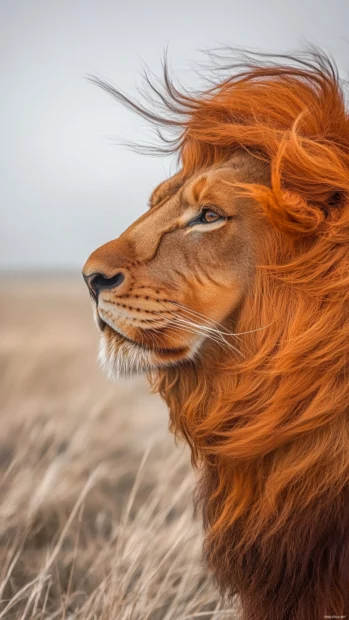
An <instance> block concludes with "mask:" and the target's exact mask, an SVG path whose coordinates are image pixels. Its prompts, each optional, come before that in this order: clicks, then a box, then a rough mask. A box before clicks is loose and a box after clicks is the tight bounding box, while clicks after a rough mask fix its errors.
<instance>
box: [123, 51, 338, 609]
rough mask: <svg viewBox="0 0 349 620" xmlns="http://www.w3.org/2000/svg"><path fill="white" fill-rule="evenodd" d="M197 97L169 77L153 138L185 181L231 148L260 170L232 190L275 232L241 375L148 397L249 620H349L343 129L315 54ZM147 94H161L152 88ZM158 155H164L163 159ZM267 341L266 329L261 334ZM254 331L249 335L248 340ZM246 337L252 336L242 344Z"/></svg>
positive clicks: (244, 318)
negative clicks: (266, 171)
mask: <svg viewBox="0 0 349 620" xmlns="http://www.w3.org/2000/svg"><path fill="white" fill-rule="evenodd" d="M232 72H233V73H234V75H233V76H232V77H228V78H226V79H223V80H222V81H221V82H220V83H219V84H218V85H216V86H214V87H211V88H209V89H208V90H206V91H205V92H203V93H202V94H200V95H197V96H191V95H190V94H187V93H184V92H182V91H179V90H178V89H176V88H175V87H174V85H173V84H172V83H171V81H170V79H169V77H168V74H167V71H166V70H165V90H166V92H165V93H163V92H160V95H161V97H162V106H165V108H166V109H167V110H169V111H170V113H171V114H170V116H161V115H159V116H157V115H156V114H153V113H152V112H148V111H146V110H145V109H144V108H142V107H141V106H139V105H138V104H131V102H129V101H128V100H126V98H125V97H123V95H120V94H118V93H116V92H115V91H114V95H116V96H118V97H119V99H120V98H121V99H123V101H124V103H128V104H129V105H132V106H133V107H135V108H136V109H137V111H138V112H140V113H142V114H143V115H145V116H147V118H150V119H151V120H152V121H153V122H154V123H158V124H159V123H162V125H165V126H167V127H169V128H170V129H171V128H174V129H175V130H176V131H178V132H179V134H177V137H175V139H174V140H173V142H171V143H169V144H167V147H168V149H169V150H171V149H172V150H177V151H178V153H179V158H180V162H181V167H182V171H183V172H182V174H183V176H184V177H187V176H188V175H190V174H192V173H193V172H194V171H196V170H198V169H200V168H204V167H206V166H210V165H212V164H214V163H216V162H220V161H224V160H225V159H228V158H229V157H230V156H231V154H232V151H233V150H234V149H236V148H241V147H242V148H244V149H247V150H250V151H251V152H253V153H254V154H258V156H259V157H261V158H263V159H265V160H267V161H268V162H270V166H271V171H272V183H271V187H270V188H267V187H265V186H260V185H252V186H243V185H242V186H240V190H241V192H249V193H250V194H252V196H253V197H254V198H255V199H256V200H257V201H258V202H259V203H260V204H261V206H262V208H263V209H264V210H265V211H266V213H267V214H268V216H269V217H270V220H271V222H272V223H273V225H274V227H273V231H274V234H273V235H271V236H270V237H268V238H267V239H266V240H265V242H264V245H265V248H264V256H265V262H264V264H261V265H259V266H258V268H257V274H256V282H255V286H254V288H253V291H251V293H250V294H249V295H248V297H247V299H246V301H245V302H244V304H243V307H242V309H241V312H240V315H239V316H240V318H239V320H238V322H237V323H236V324H235V325H234V326H233V327H234V330H235V332H238V333H242V332H244V335H242V336H241V349H242V351H243V353H244V356H245V357H244V359H243V360H242V361H241V360H237V359H231V357H229V356H228V355H227V354H226V353H222V352H220V356H219V358H218V357H217V353H215V354H214V353H212V355H207V356H206V357H204V358H202V359H199V360H198V361H196V362H195V364H194V363H190V364H188V366H186V370H185V371H184V370H183V369H181V367H180V366H178V367H174V368H171V369H167V370H166V371H161V375H160V377H158V378H157V381H156V382H155V384H156V388H157V389H158V390H159V391H160V393H161V395H162V396H163V397H164V398H165V400H166V401H167V403H168V404H169V408H170V416H171V427H172V429H173V431H174V432H175V433H176V434H178V435H180V436H184V437H185V438H186V440H187V441H188V443H189V445H190V447H191V450H192V459H193V462H194V464H195V465H197V466H199V468H200V471H201V478H202V479H201V484H200V492H199V496H198V504H199V506H201V510H202V512H203V516H204V524H205V528H206V542H205V555H206V558H207V561H208V564H209V566H210V567H211V568H212V569H213V571H214V573H215V575H216V577H217V580H218V583H219V585H220V587H221V589H222V591H223V592H227V593H228V594H230V595H234V594H235V593H237V592H238V593H239V594H240V595H241V598H242V603H243V607H244V614H245V616H244V617H245V618H246V619H248V620H266V619H274V618H275V620H276V619H277V620H310V619H314V620H319V619H320V618H323V617H324V615H326V614H328V615H331V614H332V615H334V614H336V615H338V616H339V615H341V614H347V616H348V617H349V417H348V414H349V116H348V112H347V111H346V108H345V102H344V93H343V86H341V83H340V80H339V78H338V76H337V73H336V70H335V68H334V67H333V65H332V64H331V63H330V61H329V60H328V59H327V58H326V57H325V56H324V55H323V54H320V53H312V54H309V55H306V56H303V57H300V58H298V59H292V58H288V57H278V58H276V60H275V58H274V59H270V58H267V59H265V58H262V59H260V60H255V58H254V57H252V59H250V60H248V61H247V63H245V64H244V66H242V65H235V66H234V67H233V68H232ZM153 88H155V87H153ZM167 147H165V148H167ZM260 327H265V328H264V329H257V328H260ZM256 329H257V331H256ZM246 332H250V333H246Z"/></svg>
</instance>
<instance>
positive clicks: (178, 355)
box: [84, 151, 270, 376]
mask: <svg viewBox="0 0 349 620" xmlns="http://www.w3.org/2000/svg"><path fill="white" fill-rule="evenodd" d="M269 176H270V173H269V170H268V166H267V165H266V164H265V163H264V162H263V161H260V160H258V159H257V158H255V157H252V156H251V155H248V154H247V153H244V152H243V151H240V152H237V153H235V155H234V157H232V159H231V160H229V161H228V162H226V163H222V164H220V165H217V166H211V167H209V168H208V169H205V170H204V171H200V172H198V173H196V174H193V175H190V176H189V177H188V178H184V177H181V174H177V175H176V176H175V177H174V178H173V179H169V180H168V181H165V182H164V183H162V184H161V185H160V186H159V188H157V189H156V190H155V191H154V192H153V194H152V197H151V200H150V209H149V211H148V212H147V213H145V214H144V215H143V216H142V217H140V218H139V219H138V220H137V221H136V222H134V224H132V225H131V226H130V227H129V228H128V229H127V230H126V231H125V232H124V233H123V234H122V235H121V237H119V239H116V240H114V241H110V242H109V243H107V244H105V245H103V246H102V247H101V248H99V249H97V250H96V251H95V252H93V254H92V255H91V256H90V257H89V259H88V261H87V262H86V264H85V266H84V275H85V277H87V278H88V277H90V278H92V280H93V277H94V274H103V276H104V277H105V278H112V277H114V276H115V274H122V276H123V278H124V279H123V281H122V283H120V284H118V286H116V287H115V288H111V289H110V288H107V289H105V290H102V291H101V292H100V293H99V295H98V304H97V307H96V313H97V315H98V316H97V320H98V322H99V325H100V327H101V329H102V337H101V347H100V361H101V364H102V366H103V367H104V368H105V369H106V371H107V373H108V374H109V376H113V375H115V376H120V375H124V374H130V373H134V372H145V371H151V370H153V369H156V368H159V367H166V366H169V365H173V364H176V363H178V362H180V361H184V360H189V359H195V357H196V356H197V355H199V354H201V351H202V352H203V354H204V348H205V342H206V340H207V339H209V340H210V341H212V339H214V340H215V341H216V343H217V344H219V342H220V343H221V346H223V347H229V344H228V342H227V341H226V340H225V338H224V336H223V334H224V327H223V325H222V324H224V321H225V320H226V318H227V317H228V316H229V317H231V316H232V314H233V313H234V311H235V310H237V309H238V307H239V305H240V304H241V303H242V300H243V298H244V296H245V295H246V291H247V290H248V287H249V286H250V285H251V284H252V281H253V273H254V269H255V264H256V260H257V254H258V238H259V237H261V236H263V235H265V234H266V232H265V229H266V228H267V222H266V221H265V218H263V216H262V212H261V210H260V209H259V208H258V207H257V206H256V204H255V201H253V200H251V199H250V198H243V197H242V196H241V195H239V191H237V190H236V187H235V185H236V183H238V182H241V181H244V182H246V181H248V180H253V181H262V180H263V181H264V182H265V183H266V184H268V182H269ZM240 194H241V192H240ZM203 210H204V213H205V211H206V210H208V211H209V212H210V213H211V211H212V214H211V218H213V221H212V222H207V223H206V222H205V223H204V222H201V221H200V219H199V218H200V215H201V214H202V212H203ZM215 214H217V219H215ZM92 286H93V285H92ZM222 329H223V331H222ZM215 330H216V331H215ZM225 331H227V330H225ZM230 347H231V350H233V347H232V345H230Z"/></svg>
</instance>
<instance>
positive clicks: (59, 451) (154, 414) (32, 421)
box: [0, 275, 238, 620]
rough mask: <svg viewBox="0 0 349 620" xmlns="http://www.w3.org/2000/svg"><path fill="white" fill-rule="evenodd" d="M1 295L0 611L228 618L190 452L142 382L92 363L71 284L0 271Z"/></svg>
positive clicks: (107, 617)
mask: <svg viewBox="0 0 349 620" xmlns="http://www.w3.org/2000/svg"><path fill="white" fill-rule="evenodd" d="M0 296H1V299H0V308H1V310H0V312H1V321H0V331H1V334H0V368H1V371H0V372H1V377H0V379H1V388H0V393H1V402H0V407H1V415H0V492H1V499H0V620H1V619H6V620H10V619H16V620H17V619H21V620H24V619H26V620H29V619H30V620H36V619H37V620H38V619H45V620H46V619H47V620H48V619H54V618H59V619H64V620H73V619H74V620H75V619H76V620H77V619H79V620H90V619H103V620H114V619H115V620H185V619H187V618H188V619H189V618H207V619H209V618H214V619H218V618H219V619H220V618H224V619H225V620H233V619H234V620H235V619H236V618H237V617H238V614H237V611H235V612H234V611H233V610H231V607H232V606H231V605H228V604H226V605H225V607H226V611H224V604H223V603H221V602H220V600H219V597H218V596H217V593H216V592H215V589H214V587H213V585H212V583H211V580H210V577H209V576H208V575H207V572H206V571H205V568H204V567H203V566H202V564H201V532H200V527H199V524H198V523H195V520H194V518H193V508H192V490H193V486H194V482H195V480H194V476H193V474H192V472H191V470H190V464H189V455H188V453H187V451H186V449H185V448H184V447H183V446H176V445H175V443H174V440H173V437H172V436H171V435H170V434H169V432H168V430H167V422H168V420H167V412H166V407H165V405H164V404H163V403H162V402H161V400H160V398H159V397H158V396H156V395H150V394H149V391H148V386H147V384H146V381H145V380H143V379H133V380H127V381H119V382H118V383H114V384H111V383H108V382H107V380H106V379H105V378H104V377H103V376H102V374H101V372H100V371H99V370H98V368H97V364H96V361H95V359H96V346H97V339H98V334H97V330H96V328H95V326H94V324H93V321H92V311H91V308H90V303H89V300H88V295H87V292H86V291H85V290H84V287H83V284H82V283H80V280H78V279H74V278H63V277H55V278H48V277H43V276H40V277H32V276H31V277H29V276H24V275H22V276H14V277H12V278H9V277H6V278H2V280H1V294H0Z"/></svg>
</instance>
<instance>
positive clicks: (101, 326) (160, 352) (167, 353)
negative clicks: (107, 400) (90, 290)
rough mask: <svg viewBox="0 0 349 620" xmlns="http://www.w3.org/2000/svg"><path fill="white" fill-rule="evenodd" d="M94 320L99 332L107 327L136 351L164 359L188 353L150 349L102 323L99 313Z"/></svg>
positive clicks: (185, 348) (179, 350)
mask: <svg viewBox="0 0 349 620" xmlns="http://www.w3.org/2000/svg"><path fill="white" fill-rule="evenodd" d="M96 320H97V324H98V327H99V329H100V330H101V332H104V331H105V328H106V327H107V326H108V328H109V329H110V330H111V331H112V332H114V334H117V336H118V337H119V338H122V339H123V340H124V341H126V342H129V343H130V344H132V345H133V346H134V347H138V349H139V350H140V351H146V352H149V353H154V354H157V355H160V356H161V357H166V356H173V355H175V356H183V355H186V354H187V352H188V347H185V346H184V347H171V348H169V347H154V346H152V347H150V346H148V345H147V344H145V343H140V342H137V340H133V339H132V338H130V337H129V336H126V335H125V334H124V333H123V332H121V330H118V329H117V328H116V327H115V326H114V325H113V326H111V325H110V324H109V323H107V322H106V321H104V320H103V319H102V318H101V316H100V314H99V312H98V311H97V312H96Z"/></svg>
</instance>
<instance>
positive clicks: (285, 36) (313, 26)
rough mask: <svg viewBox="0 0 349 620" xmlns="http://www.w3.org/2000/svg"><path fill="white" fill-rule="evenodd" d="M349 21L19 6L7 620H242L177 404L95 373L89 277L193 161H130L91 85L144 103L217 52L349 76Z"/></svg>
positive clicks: (2, 244) (5, 281) (221, 11)
mask: <svg viewBox="0 0 349 620" xmlns="http://www.w3.org/2000/svg"><path fill="white" fill-rule="evenodd" d="M348 23H349V3H348V2H347V0H331V1H329V0H324V1H323V2H319V1H318V0H283V1H282V2H280V1H277V0H265V1H263V0H247V1H246V2H240V1H238V0H229V1H228V0H215V1H214V2H207V1H206V2H203V1H202V0H201V1H200V2H199V1H198V0H186V1H184V0H176V2H173V3H169V2H160V0H157V1H156V0H147V1H146V2H143V1H141V0H132V1H130V2H121V1H120V0H31V1H30V2H29V1H28V0H0V49H1V54H0V67H1V87H2V96H1V98H0V119H1V165H0V208H1V227H0V285H1V288H0V314H1V316H0V318H1V320H0V382H1V385H0V390H1V402H0V498H1V499H0V567H1V570H0V620H1V618H6V619H9V618H16V619H17V618H22V619H25V618H28V619H36V618H38V619H39V618H40V619H42V618H68V617H69V618H74V619H75V618H76V619H78V618H81V619H82V620H86V619H88V618H105V619H106V620H114V619H116V620H119V619H120V620H124V619H126V618H127V619H136V620H138V619H143V618H145V619H146V618H148V619H149V618H150V620H171V619H173V620H178V619H185V618H196V617H206V618H222V617H224V618H232V619H233V618H234V619H235V618H238V608H235V607H234V606H232V605H231V604H229V605H228V604H224V603H222V602H221V601H220V600H219V597H218V596H217V594H216V592H215V589H214V587H213V586H212V584H211V582H210V577H209V576H208V575H207V574H206V571H205V568H204V567H203V566H202V565H201V561H200V546H201V534H200V532H199V531H198V527H199V526H198V525H197V524H195V522H194V520H193V516H192V488H193V484H194V477H193V474H192V473H191V469H190V464H189V457H188V454H187V452H186V450H185V448H183V447H182V448H181V447H176V446H175V444H174V441H173V439H172V437H170V435H169V434H168V431H167V412H166V408H165V406H164V405H163V404H162V403H161V402H160V399H159V397H157V396H154V395H153V396H152V395H150V394H149V392H148V387H147V385H146V382H145V380H143V379H142V378H137V379H132V380H129V381H119V382H117V383H115V384H110V383H108V382H107V381H106V379H105V378H104V377H103V376H102V375H101V373H100V372H99V370H98V368H97V365H96V362H95V357H96V347H97V340H98V334H97V331H96V329H95V327H94V324H93V321H92V312H91V307H90V303H89V299H88V295H87V292H86V291H85V289H84V286H83V284H82V281H81V280H82V279H81V276H80V271H81V266H82V264H83V263H84V262H85V260H86V258H87V256H88V255H89V254H90V252H91V251H92V250H93V249H95V248H96V247H97V246H99V245H101V244H102V243H105V242H106V241H107V240H109V239H111V238H114V237H117V236H118V235H119V234H120V232H121V231H122V230H123V229H124V228H125V227H127V226H128V225H129V224H130V223H131V222H132V221H133V220H134V219H135V218H136V217H138V216H139V215H140V214H141V213H142V212H143V211H144V210H145V209H146V205H147V199H148V196H149V194H150V192H151V190H152V189H153V188H154V186H155V185H156V184H157V183H159V182H160V181H161V180H163V179H164V178H165V177H166V176H168V175H170V174H171V172H174V171H175V162H174V161H172V159H171V158H156V157H152V158H149V157H144V156H140V155H137V154H135V153H134V152H131V151H128V150H127V149H125V148H123V147H120V146H118V145H117V142H120V141H122V140H125V141H133V142H137V141H139V142H147V141H148V142H149V141H151V140H152V133H151V132H150V130H149V128H148V127H147V125H146V123H145V122H144V121H142V120H140V119H137V118H135V117H134V116H133V115H132V113H131V112H129V111H127V110H124V109H122V108H121V107H120V106H119V105H117V104H116V103H115V102H114V101H113V99H112V98H111V97H109V96H108V95H107V94H105V93H104V92H102V91H101V90H100V89H98V88H97V87H96V86H94V85H93V84H91V82H89V81H88V80H87V76H88V75H91V74H92V75H95V76H97V77H100V78H103V79H106V80H108V81H110V82H112V83H113V84H115V85H116V86H117V87H118V88H120V89H121V90H122V91H124V92H125V93H127V94H128V95H130V96H131V97H133V96H136V97H137V96H138V95H137V86H139V85H141V80H140V76H141V71H142V68H143V67H144V65H146V66H148V67H149V69H150V70H151V71H152V72H153V73H154V74H155V75H161V60H162V57H163V53H164V50H165V49H166V48H167V49H168V57H169V61H170V66H171V68H172V71H173V73H174V74H175V75H176V76H177V77H178V78H179V79H180V80H181V81H182V82H183V83H184V84H186V85H187V86H190V85H191V84H195V86H197V85H198V84H199V83H200V79H199V78H198V77H197V75H196V73H195V67H196V65H197V63H200V62H202V61H203V60H204V57H203V55H202V53H201V51H200V50H209V49H211V48H217V47H220V46H222V45H230V46H234V47H241V48H250V49H253V50H255V51H263V52H273V51H274V52H287V51H288V52H292V51H295V50H297V49H299V48H300V47H302V46H304V45H305V44H306V43H312V44H315V45H319V46H320V47H321V48H322V49H324V50H325V51H326V52H328V53H330V54H331V55H332V56H333V58H334V59H335V60H336V62H337V64H338V67H339V70H340V73H341V75H342V76H343V77H344V78H346V77H347V70H348V65H349V62H348V60H349V40H348ZM223 612H224V613H223ZM200 614H201V615H200Z"/></svg>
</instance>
